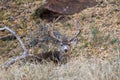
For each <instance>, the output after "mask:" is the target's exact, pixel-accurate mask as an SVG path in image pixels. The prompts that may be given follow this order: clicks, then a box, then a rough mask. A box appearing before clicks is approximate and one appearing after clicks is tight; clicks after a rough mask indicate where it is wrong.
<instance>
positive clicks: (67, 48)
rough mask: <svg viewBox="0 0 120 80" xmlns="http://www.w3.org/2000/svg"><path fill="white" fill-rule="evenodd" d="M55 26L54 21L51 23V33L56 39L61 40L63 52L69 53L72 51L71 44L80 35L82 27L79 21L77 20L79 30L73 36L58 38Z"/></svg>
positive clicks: (76, 24)
mask: <svg viewBox="0 0 120 80" xmlns="http://www.w3.org/2000/svg"><path fill="white" fill-rule="evenodd" d="M53 26H54V23H53V24H51V26H50V28H49V35H50V36H51V37H52V38H54V39H56V40H57V41H59V43H60V52H61V53H68V55H69V54H70V53H71V44H72V43H73V42H74V41H75V39H76V37H77V36H78V35H79V33H80V28H79V26H80V25H79V22H78V21H75V26H76V28H77V31H76V33H75V35H73V36H72V37H71V38H67V37H65V38H62V39H61V38H58V37H56V35H55V34H54V31H53Z"/></svg>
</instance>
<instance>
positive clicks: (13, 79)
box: [0, 0, 120, 80]
mask: <svg viewBox="0 0 120 80" xmlns="http://www.w3.org/2000/svg"><path fill="white" fill-rule="evenodd" d="M5 1H6V2H5ZM96 1H97V2H98V5H97V6H94V7H91V8H88V9H85V10H83V11H82V12H80V13H77V14H74V15H72V16H69V17H70V19H68V20H67V21H66V20H65V19H63V20H61V21H60V22H56V23H55V26H54V28H55V29H56V31H60V32H62V33H63V34H65V35H68V34H69V35H70V34H71V35H72V34H73V33H74V31H75V29H74V27H73V24H74V23H73V20H75V19H79V22H80V24H81V29H82V31H81V34H80V35H79V36H78V39H79V42H78V43H77V45H74V46H73V47H72V54H71V59H70V60H69V61H68V62H67V63H66V64H63V65H55V64H54V63H52V62H46V63H43V64H34V63H30V62H28V61H27V60H26V59H25V60H21V61H19V62H16V63H15V64H13V65H12V66H11V67H10V68H9V69H8V70H7V71H6V70H4V69H0V79H1V80H50V79H51V80H66V79H68V80H74V79H75V80H119V79H120V76H119V75H120V5H119V4H120V0H96ZM42 3H44V0H34V1H33V0H9V1H8V0H4V1H3V0H2V1H0V26H2V27H3V26H5V25H8V26H10V28H11V29H12V30H15V31H16V32H17V33H18V35H20V36H23V37H22V38H21V39H22V40H23V42H24V43H25V45H26V47H27V49H29V51H30V53H32V54H36V55H37V54H39V53H44V52H49V51H51V50H52V51H53V50H54V49H59V48H58V42H57V41H56V40H53V39H52V38H51V37H49V36H48V33H46V28H47V27H48V23H47V22H46V20H41V19H40V18H37V19H36V18H34V17H33V13H34V11H35V10H36V9H37V8H38V7H39V6H40V5H41V4H42ZM49 24H50V23H49ZM57 34H59V33H58V32H57ZM7 35H11V34H9V33H8V32H6V31H4V32H0V37H4V36H7ZM70 37H71V36H70ZM21 52H22V50H21V48H20V46H19V43H18V42H17V40H15V39H10V40H8V39H5V40H0V65H1V64H3V63H5V61H7V60H8V59H11V58H13V57H14V56H16V55H19V54H20V53H21Z"/></svg>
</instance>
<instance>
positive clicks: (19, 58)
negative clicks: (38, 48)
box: [0, 26, 33, 68]
mask: <svg viewBox="0 0 120 80" xmlns="http://www.w3.org/2000/svg"><path fill="white" fill-rule="evenodd" d="M3 30H7V31H9V32H10V33H12V34H13V35H14V36H15V37H16V39H17V40H18V41H19V43H20V45H21V47H22V49H23V53H22V54H21V55H20V56H17V57H15V58H13V59H12V60H10V61H8V62H6V63H5V64H3V65H2V67H3V68H8V67H9V66H10V65H11V64H13V63H15V62H16V61H18V60H21V59H24V58H26V57H27V56H33V55H32V54H29V52H28V50H27V49H26V47H25V45H24V44H23V42H22V40H21V39H20V37H19V36H18V35H17V34H16V32H14V31H13V30H11V29H10V28H9V27H8V26H5V27H3V28H0V31H3Z"/></svg>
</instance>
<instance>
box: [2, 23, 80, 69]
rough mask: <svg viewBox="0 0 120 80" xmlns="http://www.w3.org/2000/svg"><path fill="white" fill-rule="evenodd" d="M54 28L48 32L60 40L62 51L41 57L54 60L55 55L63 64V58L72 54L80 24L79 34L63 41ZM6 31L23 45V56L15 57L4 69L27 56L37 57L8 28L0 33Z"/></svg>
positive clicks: (4, 65) (4, 28)
mask: <svg viewBox="0 0 120 80" xmlns="http://www.w3.org/2000/svg"><path fill="white" fill-rule="evenodd" d="M53 26H54V25H52V26H51V27H50V29H49V31H48V32H49V35H50V36H51V37H52V38H54V39H56V40H58V41H59V42H60V51H54V52H48V53H47V54H48V55H45V56H44V55H40V56H41V58H48V57H50V58H51V59H53V57H52V55H53V56H54V57H57V58H58V60H59V61H60V62H63V56H64V55H67V56H69V55H70V53H71V50H70V49H71V43H72V42H73V41H74V40H75V38H76V37H77V36H78V34H79V33H80V28H79V25H78V23H77V22H76V26H77V29H78V31H77V33H76V34H75V35H74V36H73V37H71V38H63V39H61V38H58V37H56V36H55V34H54V32H53ZM4 30H7V31H9V32H10V33H12V34H13V35H14V36H15V37H16V39H17V40H18V41H19V43H20V45H21V48H22V49H23V53H22V54H21V55H19V56H17V57H15V58H13V59H12V60H10V61H8V62H6V63H5V64H3V65H1V66H2V67H3V68H8V67H9V66H10V65H11V64H13V63H15V62H16V61H18V60H21V59H24V58H26V57H27V56H35V55H33V54H30V53H29V50H27V49H26V47H25V45H24V43H23V42H22V40H21V39H20V37H19V36H18V35H17V34H16V33H15V32H14V31H13V30H11V29H10V28H9V27H7V26H5V27H3V28H0V31H4Z"/></svg>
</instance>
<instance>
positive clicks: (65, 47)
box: [61, 45, 69, 52]
mask: <svg viewBox="0 0 120 80" xmlns="http://www.w3.org/2000/svg"><path fill="white" fill-rule="evenodd" d="M68 48H69V46H68V45H63V46H61V50H62V51H63V52H64V51H65V50H68Z"/></svg>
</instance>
